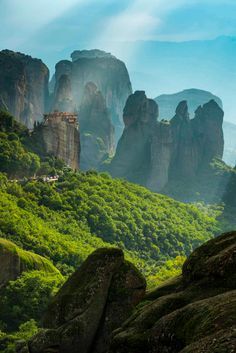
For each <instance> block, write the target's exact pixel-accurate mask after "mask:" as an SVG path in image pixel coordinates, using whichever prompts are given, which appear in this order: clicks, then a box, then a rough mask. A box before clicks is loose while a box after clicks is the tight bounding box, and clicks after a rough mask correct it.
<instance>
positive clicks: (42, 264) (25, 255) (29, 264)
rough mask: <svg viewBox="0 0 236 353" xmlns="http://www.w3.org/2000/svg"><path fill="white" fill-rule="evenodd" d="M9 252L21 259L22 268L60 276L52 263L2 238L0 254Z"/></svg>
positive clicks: (0, 240)
mask: <svg viewBox="0 0 236 353" xmlns="http://www.w3.org/2000/svg"><path fill="white" fill-rule="evenodd" d="M2 251H4V252H5V253H6V251H8V252H9V253H12V254H15V255H17V257H18V258H19V259H20V262H21V267H22V268H24V269H27V271H30V270H42V271H44V272H45V273H56V274H58V275H59V274H60V272H59V271H58V269H57V268H56V267H55V266H53V264H52V263H51V261H49V260H48V259H45V258H44V257H42V256H40V255H37V254H34V253H32V252H30V251H25V250H23V249H21V248H19V247H18V246H16V245H15V244H14V243H12V242H11V241H9V240H6V239H3V238H0V252H2Z"/></svg>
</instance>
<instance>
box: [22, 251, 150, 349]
mask: <svg viewBox="0 0 236 353" xmlns="http://www.w3.org/2000/svg"><path fill="white" fill-rule="evenodd" d="M145 287H146V283H145V279H144V278H143V277H142V275H141V274H140V273H139V271H138V270H137V269H136V268H135V267H134V266H133V265H132V264H130V263H129V262H127V261H125V260H124V255H123V252H122V251H121V250H119V249H114V248H102V249H98V250H96V251H95V252H94V253H93V254H91V255H90V256H89V257H88V258H87V260H86V261H85V262H84V263H83V264H82V266H81V267H80V268H79V269H78V270H77V271H76V272H75V273H74V274H73V275H72V276H71V277H70V278H69V279H68V281H67V282H66V283H65V284H64V286H63V287H62V288H61V289H60V290H59V292H58V294H57V295H56V296H55V298H54V299H53V301H52V302H51V303H50V305H49V308H48V310H47V312H46V314H45V316H44V318H43V327H44V329H43V330H42V331H41V332H40V333H39V334H37V335H36V336H34V337H33V338H32V339H31V340H30V342H29V343H28V349H29V351H30V352H31V353H36V352H37V353H46V352H58V353H59V352H60V353H62V352H63V353H67V352H68V353H73V352H80V353H85V352H96V353H98V352H99V353H101V352H104V353H105V352H106V351H107V349H108V345H109V342H110V336H111V332H112V331H113V330H114V329H116V328H117V327H119V326H120V325H121V324H122V322H124V321H125V320H126V319H127V318H128V316H129V315H131V313H132V312H133V309H134V307H135V306H136V305H137V304H138V303H139V301H140V300H141V299H142V297H143V295H144V293H145ZM22 349H24V350H26V348H22ZM22 351H23V350H22ZM26 351H27V350H26Z"/></svg>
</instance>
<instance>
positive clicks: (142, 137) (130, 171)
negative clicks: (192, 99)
mask: <svg viewBox="0 0 236 353" xmlns="http://www.w3.org/2000/svg"><path fill="white" fill-rule="evenodd" d="M157 116H158V107H157V104H156V103H155V101H153V100H152V99H148V98H147V97H146V95H145V92H144V91H136V92H135V93H134V94H132V95H130V96H129V98H128V99H127V102H126V105H125V108H124V113H123V119H124V124H125V129H124V131H123V134H122V136H121V138H120V140H119V142H118V145H117V149H116V154H115V156H114V159H113V160H112V162H111V166H110V172H111V174H112V175H113V176H115V177H122V178H126V179H128V180H130V181H132V182H135V183H139V184H142V185H146V180H147V177H148V174H149V170H150V163H151V153H150V151H151V144H152V136H153V134H154V133H155V131H156V130H157Z"/></svg>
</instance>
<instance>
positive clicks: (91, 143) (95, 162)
mask: <svg viewBox="0 0 236 353" xmlns="http://www.w3.org/2000/svg"><path fill="white" fill-rule="evenodd" d="M79 121H80V135H81V168H82V169H83V170H88V169H99V166H100V164H101V163H102V162H103V161H104V160H106V159H107V158H108V157H109V156H110V155H112V154H113V153H114V127H113V125H112V123H111V117H110V113H109V111H108V108H107V106H106V102H105V99H104V97H103V95H102V93H101V92H100V91H99V90H98V89H97V86H96V85H95V84H94V83H93V82H88V83H87V84H86V86H85V89H84V93H83V99H82V102H81V105H80V110H79Z"/></svg>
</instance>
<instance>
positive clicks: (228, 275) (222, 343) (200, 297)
mask: <svg viewBox="0 0 236 353" xmlns="http://www.w3.org/2000/svg"><path fill="white" fill-rule="evenodd" d="M235 254H236V233H235V232H232V233H228V234H224V235H222V236H220V237H218V238H216V239H214V240H210V241H209V242H208V243H206V244H204V245H203V246H201V247H200V248H198V249H197V250H195V251H194V252H193V254H192V255H191V256H190V257H189V259H188V260H187V261H186V262H185V264H184V266H183V274H182V276H180V277H178V278H176V279H173V280H171V281H168V282H167V283H166V284H163V285H162V286H161V287H159V288H157V289H156V290H154V291H153V292H150V293H148V294H147V295H146V297H145V298H144V302H143V306H140V308H139V309H138V310H137V311H136V312H135V314H134V315H132V316H131V317H130V318H129V320H127V321H126V322H125V323H124V324H123V325H122V327H121V328H119V329H118V330H116V331H114V332H113V338H112V342H111V345H110V350H109V352H112V353H118V352H119V353H141V352H142V353H151V352H157V353H164V352H165V353H166V352H170V353H179V352H181V353H187V352H188V353H208V352H209V353H216V352H234V351H235V349H236V336H235V329H236V327H235V319H236V317H235V310H234V309H235V305H236V290H235V289H236V287H235V283H236V277H235V267H236V257H235Z"/></svg>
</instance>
